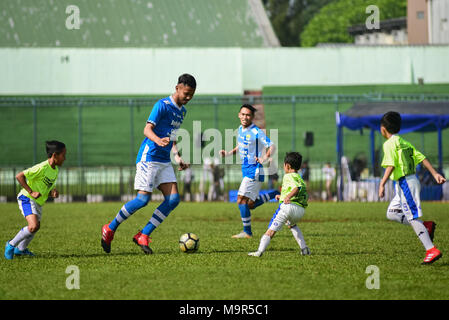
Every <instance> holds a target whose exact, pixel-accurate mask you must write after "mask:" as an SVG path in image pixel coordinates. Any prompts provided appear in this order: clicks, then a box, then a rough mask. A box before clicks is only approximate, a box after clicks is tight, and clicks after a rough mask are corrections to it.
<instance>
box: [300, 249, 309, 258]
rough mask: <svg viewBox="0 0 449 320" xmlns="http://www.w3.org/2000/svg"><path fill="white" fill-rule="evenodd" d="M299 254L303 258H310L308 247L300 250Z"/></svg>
mask: <svg viewBox="0 0 449 320" xmlns="http://www.w3.org/2000/svg"><path fill="white" fill-rule="evenodd" d="M301 254H302V255H303V256H310V249H309V247H305V248H302V249H301Z"/></svg>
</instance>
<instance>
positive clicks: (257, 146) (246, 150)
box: [220, 104, 280, 239]
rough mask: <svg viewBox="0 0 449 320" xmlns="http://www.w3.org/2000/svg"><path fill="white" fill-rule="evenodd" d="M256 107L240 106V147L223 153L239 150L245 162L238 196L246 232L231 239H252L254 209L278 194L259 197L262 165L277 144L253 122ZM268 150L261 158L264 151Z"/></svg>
mask: <svg viewBox="0 0 449 320" xmlns="http://www.w3.org/2000/svg"><path fill="white" fill-rule="evenodd" d="M255 112H256V108H254V107H253V106H252V105H249V104H244V105H242V106H241V107H240V112H239V119H240V124H241V125H240V127H239V131H238V138H237V146H236V147H235V148H234V149H232V150H231V151H226V150H221V151H220V155H221V156H222V157H226V156H230V155H233V154H235V153H236V152H237V151H239V155H240V158H241V160H242V175H243V180H242V183H241V184H240V188H239V191H238V195H237V204H238V206H239V211H240V217H241V218H242V223H243V231H242V232H240V233H238V234H235V235H233V236H232V238H237V239H238V238H248V239H249V238H251V237H252V231H251V211H250V210H251V209H255V208H257V207H258V206H260V205H262V204H264V203H265V202H267V201H270V200H271V199H274V198H275V197H276V195H278V194H280V193H279V191H277V190H274V191H270V192H269V193H266V194H259V192H260V187H261V185H262V182H263V181H264V172H263V165H262V164H263V163H264V162H266V161H267V160H268V159H269V158H270V156H271V155H272V154H273V153H274V148H275V147H274V144H273V142H271V141H270V139H269V138H268V137H267V136H266V135H265V133H264V132H263V131H262V130H260V129H259V128H258V127H257V126H256V125H255V124H254V123H253V120H254V113H255ZM263 150H266V153H265V155H263V156H262V151H263Z"/></svg>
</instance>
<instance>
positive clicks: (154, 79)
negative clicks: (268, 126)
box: [0, 46, 449, 95]
mask: <svg viewBox="0 0 449 320" xmlns="http://www.w3.org/2000/svg"><path fill="white" fill-rule="evenodd" d="M67 56H68V59H69V60H68V61H66V59H65V58H64V57H67ZM448 57H449V46H391V47H388V46H384V47H369V46H367V47H355V46H354V47H353V46H351V47H336V48H330V47H326V48H258V49H241V48H226V49H222V48H208V49H204V48H176V49H134V48H132V49H129V48H123V49H77V48H58V49H53V48H14V49H13V48H1V49H0V94H1V95H20V94H65V95H70V94H98V95H100V94H101V95H103V94H104V95H123V94H161V93H170V92H172V90H173V88H174V86H175V84H176V80H177V77H178V76H179V75H180V74H181V73H184V72H188V73H191V74H193V75H194V76H195V77H196V78H197V82H198V88H197V94H237V95H240V94H242V93H243V91H244V90H245V89H261V88H262V87H263V86H278V85H279V86H295V85H357V84H408V83H411V82H412V75H413V76H414V80H415V82H416V79H417V78H424V82H425V83H448V82H449V64H448V63H447V61H448Z"/></svg>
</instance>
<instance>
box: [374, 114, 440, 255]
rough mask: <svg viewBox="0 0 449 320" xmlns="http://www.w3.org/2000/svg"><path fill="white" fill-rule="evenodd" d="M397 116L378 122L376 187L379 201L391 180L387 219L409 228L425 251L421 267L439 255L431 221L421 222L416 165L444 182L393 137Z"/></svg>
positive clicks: (402, 141) (398, 125)
mask: <svg viewBox="0 0 449 320" xmlns="http://www.w3.org/2000/svg"><path fill="white" fill-rule="evenodd" d="M401 122H402V119H401V115H400V114H399V113H397V112H394V111H390V112H387V113H385V114H384V115H383V117H382V119H381V121H380V132H381V134H382V136H383V137H384V138H385V139H387V140H386V141H385V142H384V145H383V150H384V158H383V160H382V164H381V165H382V167H383V168H385V173H384V176H383V178H382V180H381V182H380V184H379V198H383V197H384V194H385V184H386V183H387V181H388V179H390V178H391V179H392V180H393V181H395V182H396V184H395V196H394V198H393V199H392V200H391V202H390V205H389V206H388V209H387V218H388V219H389V220H391V221H396V222H399V223H401V224H403V225H409V226H412V228H413V230H414V231H415V233H416V235H417V236H418V238H419V240H420V241H421V243H422V244H423V246H424V248H425V249H426V256H425V258H424V261H423V262H422V264H430V263H433V262H435V261H436V260H438V259H439V258H441V256H442V253H441V251H440V250H438V249H437V248H436V247H435V246H434V244H433V237H434V232H435V225H436V224H435V222H433V221H424V222H423V221H421V220H419V218H420V217H421V216H422V210H421V201H420V188H421V186H420V183H419V180H418V178H417V177H416V166H417V165H418V164H419V163H422V164H423V165H424V167H426V169H427V170H429V172H430V173H431V174H432V176H433V178H434V179H435V181H436V182H437V183H439V184H442V183H444V182H446V179H445V178H444V177H443V176H442V175H440V174H439V173H438V172H436V170H435V169H434V168H433V166H432V165H431V164H430V162H429V160H427V159H426V157H425V156H424V155H423V154H422V153H421V152H419V151H418V150H416V149H415V147H414V146H413V145H412V144H411V143H409V142H408V141H406V140H405V139H403V138H402V137H400V136H399V135H397V133H398V132H399V131H400V129H401Z"/></svg>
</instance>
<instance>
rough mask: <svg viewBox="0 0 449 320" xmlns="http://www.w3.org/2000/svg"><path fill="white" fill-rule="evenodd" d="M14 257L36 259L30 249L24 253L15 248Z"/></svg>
mask: <svg viewBox="0 0 449 320" xmlns="http://www.w3.org/2000/svg"><path fill="white" fill-rule="evenodd" d="M14 255H15V256H30V257H34V253H32V252H31V251H30V250H28V248H26V249H25V250H23V251H21V250H20V249H19V248H14Z"/></svg>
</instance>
